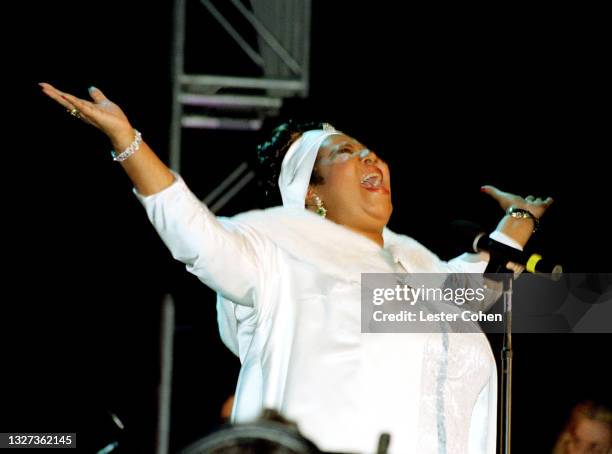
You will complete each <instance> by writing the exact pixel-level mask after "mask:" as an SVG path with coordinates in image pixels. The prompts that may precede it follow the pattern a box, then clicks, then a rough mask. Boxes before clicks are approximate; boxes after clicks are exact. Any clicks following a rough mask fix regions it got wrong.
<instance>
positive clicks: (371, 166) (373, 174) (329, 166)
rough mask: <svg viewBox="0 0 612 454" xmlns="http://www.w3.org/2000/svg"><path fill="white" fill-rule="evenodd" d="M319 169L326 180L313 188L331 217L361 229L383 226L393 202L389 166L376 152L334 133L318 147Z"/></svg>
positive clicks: (377, 229) (309, 201)
mask: <svg viewBox="0 0 612 454" xmlns="http://www.w3.org/2000/svg"><path fill="white" fill-rule="evenodd" d="M317 170H318V173H319V175H320V176H321V177H322V178H323V183H321V184H318V185H315V186H311V187H310V188H311V189H312V190H314V191H315V192H316V193H317V194H318V196H319V197H320V198H321V200H322V201H323V203H324V204H325V207H326V208H327V218H328V219H330V220H332V221H334V222H337V223H339V224H342V225H346V226H350V227H353V228H357V229H360V230H367V231H381V230H382V227H384V226H385V225H386V224H387V222H388V221H389V218H390V217H391V212H392V211H393V206H392V204H391V188H390V183H391V182H390V176H389V167H388V166H387V164H386V163H385V162H384V161H382V160H381V159H380V158H379V157H378V156H376V153H374V152H373V151H370V150H368V149H367V148H366V147H365V146H364V145H363V144H361V143H359V142H358V141H357V140H355V139H353V138H352V137H350V136H347V135H344V134H334V135H332V136H329V137H328V138H327V139H325V141H323V143H322V144H321V147H320V148H319V154H318V162H317ZM309 194H310V191H309ZM307 203H309V204H310V203H312V202H311V198H307Z"/></svg>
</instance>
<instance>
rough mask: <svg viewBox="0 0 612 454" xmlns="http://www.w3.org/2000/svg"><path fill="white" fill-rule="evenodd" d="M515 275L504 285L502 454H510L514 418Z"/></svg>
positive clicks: (500, 448) (506, 276)
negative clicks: (513, 329) (513, 298)
mask: <svg viewBox="0 0 612 454" xmlns="http://www.w3.org/2000/svg"><path fill="white" fill-rule="evenodd" d="M513 277H514V273H506V274H505V276H504V279H503V283H504V293H503V297H504V340H503V343H502V349H501V365H502V372H501V386H500V388H501V407H500V418H499V428H500V443H499V452H500V454H510V433H511V431H510V430H511V420H512V418H511V416H512V353H513V351H512V280H513Z"/></svg>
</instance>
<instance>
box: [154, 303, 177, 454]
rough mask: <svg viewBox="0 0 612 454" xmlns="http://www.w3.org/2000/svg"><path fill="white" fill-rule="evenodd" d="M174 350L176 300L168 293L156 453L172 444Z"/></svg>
mask: <svg viewBox="0 0 612 454" xmlns="http://www.w3.org/2000/svg"><path fill="white" fill-rule="evenodd" d="M173 350H174V301H173V300H172V297H171V296H170V295H166V297H165V298H164V301H163V302H162V307H161V335H160V363H161V364H160V369H161V370H160V372H161V373H160V377H161V378H160V383H159V404H158V419H157V443H156V445H157V449H156V451H155V452H156V454H168V447H169V444H170V408H171V406H170V402H171V395H172V353H173Z"/></svg>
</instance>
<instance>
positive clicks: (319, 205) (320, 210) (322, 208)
mask: <svg viewBox="0 0 612 454" xmlns="http://www.w3.org/2000/svg"><path fill="white" fill-rule="evenodd" d="M312 198H313V199H314V201H315V205H316V207H317V211H316V213H317V214H318V215H319V216H321V217H325V216H327V208H325V205H324V204H323V200H321V197H319V194H317V193H316V192H313V193H312Z"/></svg>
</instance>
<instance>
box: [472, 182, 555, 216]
mask: <svg viewBox="0 0 612 454" xmlns="http://www.w3.org/2000/svg"><path fill="white" fill-rule="evenodd" d="M481 191H482V192H484V193H485V194H488V195H490V196H491V197H493V198H494V199H495V200H496V201H497V203H499V206H501V207H502V209H503V210H504V212H506V211H507V210H508V208H510V207H517V208H522V209H523V210H527V211H529V212H530V213H531V214H533V215H534V216H535V217H536V218H538V219H540V218H541V217H542V215H543V214H544V212H545V211H546V210H547V209H548V207H549V206H550V205H552V203H553V199H552V197H547V198H545V199H543V198H541V197H537V198H536V197H534V196H532V195H528V196H527V197H525V198H523V197H521V196H520V195H516V194H511V193H509V192H504V191H501V190H499V189H497V188H496V187H495V186H489V185H487V186H483V187H482V188H481Z"/></svg>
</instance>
